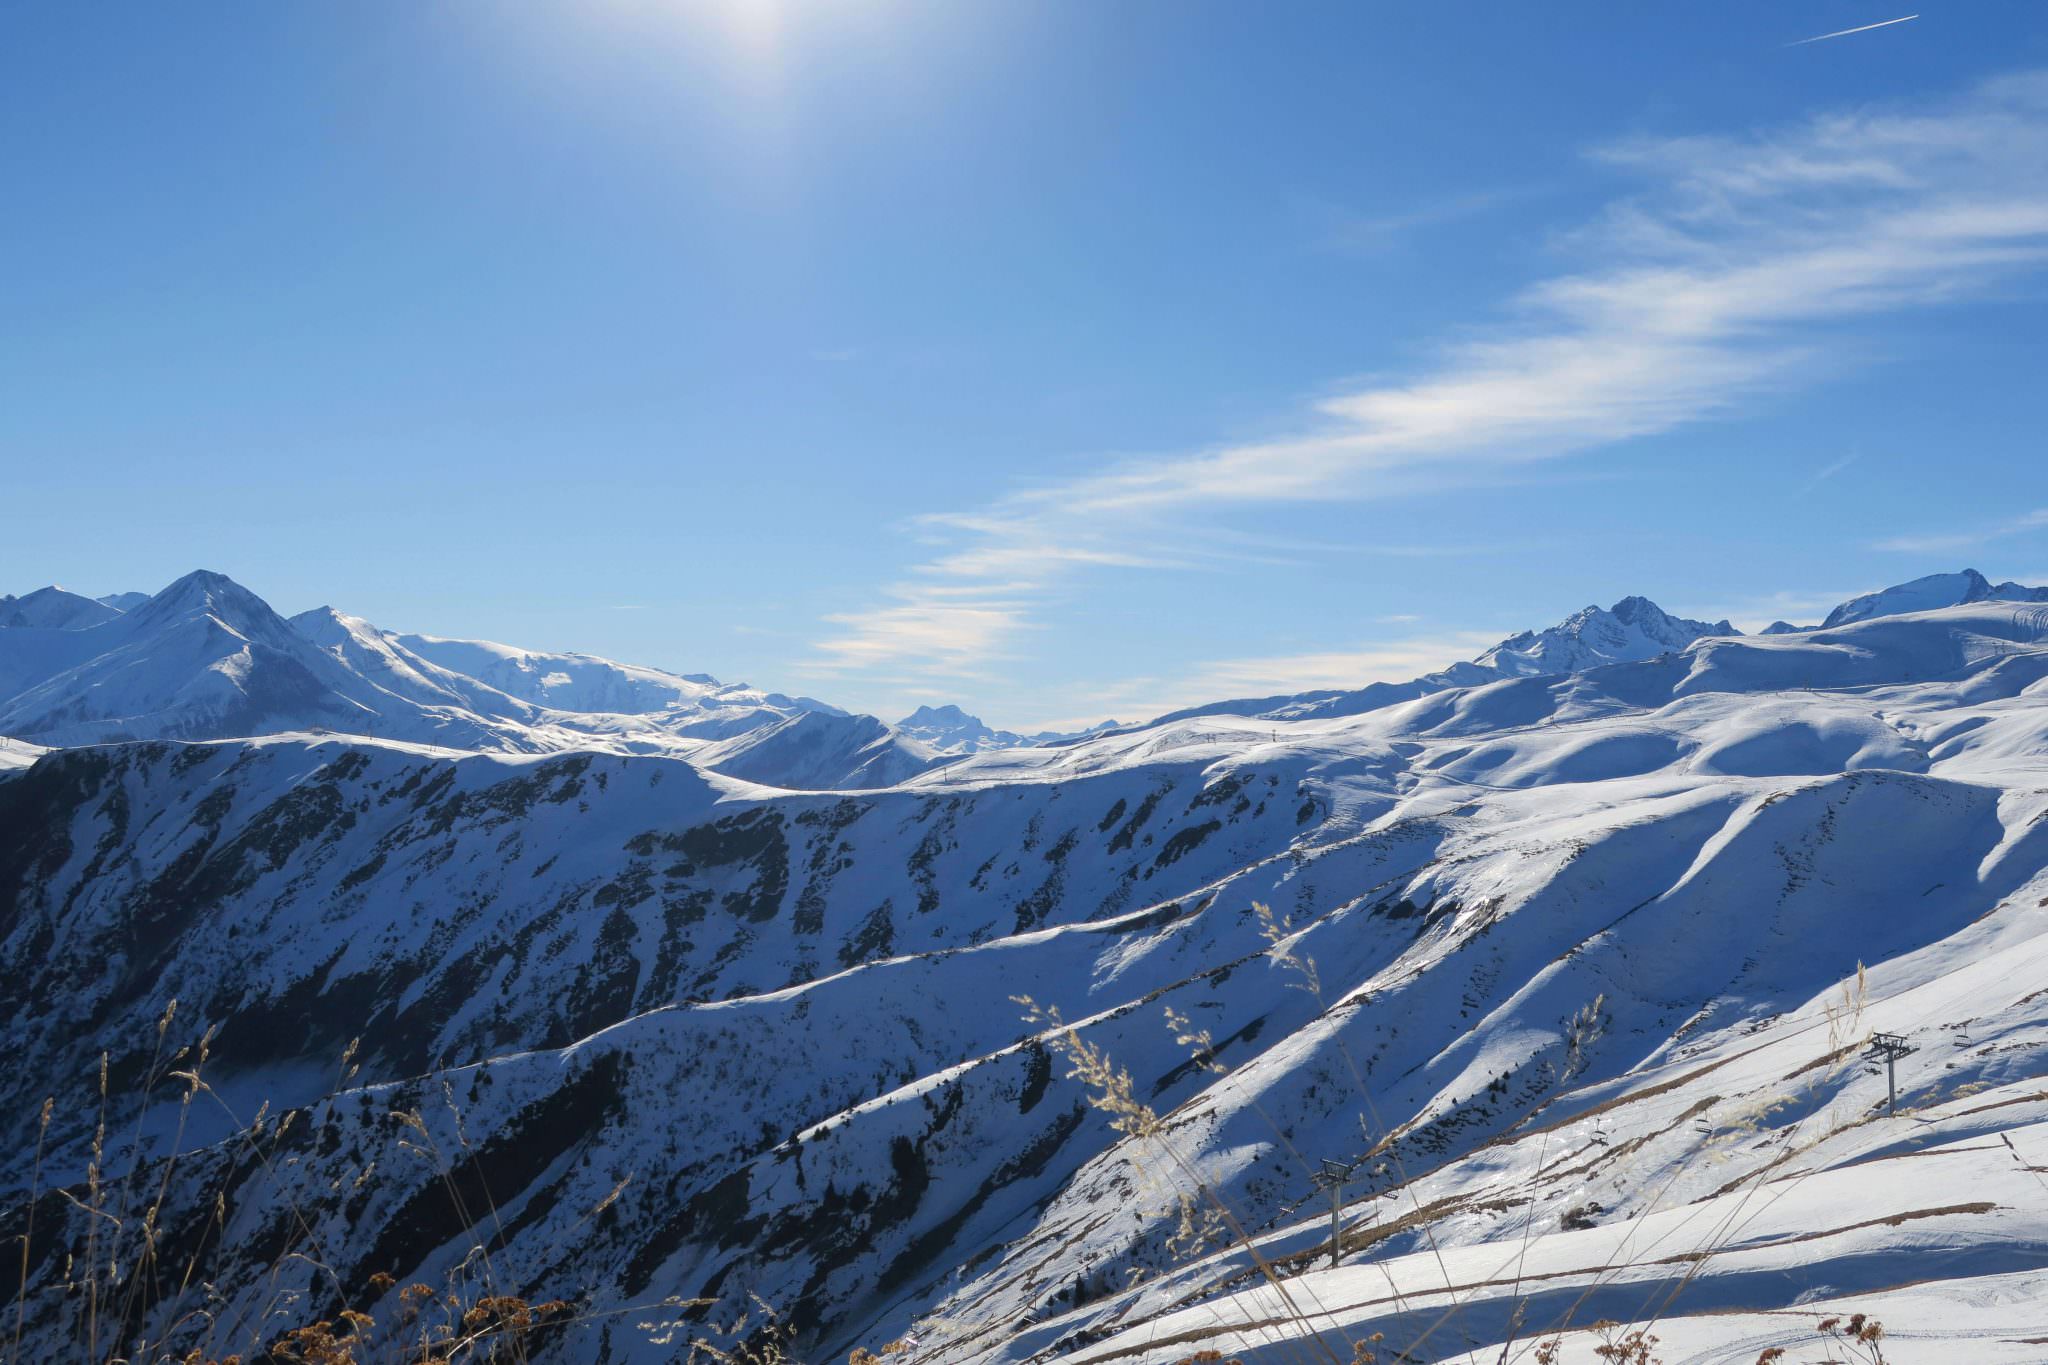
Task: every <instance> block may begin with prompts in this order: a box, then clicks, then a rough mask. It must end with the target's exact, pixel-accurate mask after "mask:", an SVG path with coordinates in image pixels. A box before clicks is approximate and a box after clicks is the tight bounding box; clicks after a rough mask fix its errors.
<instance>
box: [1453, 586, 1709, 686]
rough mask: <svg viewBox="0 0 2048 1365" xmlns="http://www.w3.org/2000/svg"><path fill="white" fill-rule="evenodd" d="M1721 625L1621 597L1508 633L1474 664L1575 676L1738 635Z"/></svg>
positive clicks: (1517, 673) (1507, 672)
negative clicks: (1707, 638) (1545, 626)
mask: <svg viewBox="0 0 2048 1365" xmlns="http://www.w3.org/2000/svg"><path fill="white" fill-rule="evenodd" d="M1740 633H1741V632H1739V631H1738V630H1736V629H1735V627H1734V626H1731V625H1730V624H1728V623H1727V622H1726V621H1712V622H1709V621H1688V620H1686V619H1685V618H1684V617H1682V616H1670V615H1667V614H1666V613H1665V611H1664V610H1663V608H1661V607H1659V606H1658V605H1657V604H1656V603H1655V602H1652V601H1651V600H1650V599H1649V598H1647V597H1624V598H1622V599H1621V600H1620V601H1619V602H1616V603H1615V604H1614V606H1613V607H1611V608H1608V609H1606V610H1603V609H1601V608H1600V607H1597V606H1588V607H1583V608H1581V609H1580V610H1578V611H1576V612H1573V613H1572V614H1571V615H1570V616H1568V617H1566V618H1565V619H1564V620H1563V621H1561V622H1559V623H1558V624H1557V625H1554V626H1552V627H1550V628H1549V629H1548V630H1540V631H1524V632H1523V633H1522V634H1520V635H1511V636H1509V637H1508V638H1507V639H1505V640H1502V641H1501V642H1500V643H1499V644H1497V645H1495V646H1494V647H1493V648H1492V649H1489V650H1487V651H1486V653H1484V654H1482V655H1480V656H1479V658H1478V660H1477V661H1476V662H1477V663H1478V664H1479V665H1480V666H1481V667H1482V668H1491V669H1495V670H1497V671H1498V672H1499V673H1500V674H1501V675H1502V676H1504V677H1510V678H1529V677H1536V676H1538V675H1541V674H1549V673H1577V672H1579V671H1580V670H1582V669H1587V668H1595V667H1598V666H1599V665H1601V664H1612V663H1627V662H1631V661H1633V660H1637V659H1654V658H1656V657H1657V656H1658V655H1660V654H1670V653H1672V652H1673V651H1675V650H1680V649H1683V648H1685V647H1686V646H1687V645H1689V644H1691V643H1692V642H1693V641H1694V640H1697V639H1700V638H1701V637H1703V636H1708V635H1738V634H1740Z"/></svg>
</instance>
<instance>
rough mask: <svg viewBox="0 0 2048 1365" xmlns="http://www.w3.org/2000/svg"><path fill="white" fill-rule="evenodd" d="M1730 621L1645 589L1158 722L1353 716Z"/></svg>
mask: <svg viewBox="0 0 2048 1365" xmlns="http://www.w3.org/2000/svg"><path fill="white" fill-rule="evenodd" d="M1740 633H1741V632H1740V631H1738V630H1736V629H1735V627H1734V626H1732V625H1730V624H1729V623H1728V622H1726V621H1713V622H1707V621H1689V620H1686V619H1685V618H1684V617H1679V616H1671V615H1668V614H1666V612H1665V611H1664V610H1663V609H1662V608H1661V607H1659V606H1658V605H1657V604H1656V603H1655V602H1652V601H1650V600H1649V599H1648V598H1647V597H1624V598H1622V599H1621V600H1620V601H1619V602H1616V603H1615V604H1614V605H1613V607H1611V608H1607V609H1604V610H1603V609H1602V608H1600V607H1597V606H1588V607H1585V608H1583V609H1581V610H1579V611H1577V612H1574V613H1573V614H1572V615H1570V616H1568V617H1566V618H1565V619H1564V620H1562V621H1560V622H1558V623H1557V624H1556V625H1554V626H1550V627H1548V628H1546V629H1543V630H1525V631H1523V632H1521V633H1520V634H1518V635H1511V636H1509V637H1508V638H1507V639H1505V640H1502V641H1501V642H1500V643H1499V644H1497V645H1495V646H1494V647H1493V648H1492V649H1489V650H1487V651H1486V653H1484V654H1482V655H1480V656H1479V658H1478V659H1477V660H1474V661H1472V662H1467V663H1456V664H1452V665H1451V666H1450V667H1449V668H1445V669H1440V670H1438V671H1437V672H1435V673H1428V674H1424V675H1423V676H1422V677H1419V678H1411V679H1409V680H1408V681H1407V682H1399V683H1384V682H1382V683H1371V684H1369V685H1367V686H1365V687H1361V688H1356V689H1353V690H1349V691H1327V690H1326V691H1319V692H1298V693H1292V694H1287V695H1282V696H1272V697H1250V698H1241V699H1238V700H1235V701H1220V702H1211V703H1209V704H1208V705H1205V706H1195V707H1190V708H1188V709H1186V710H1182V711H1174V712H1171V713H1169V714H1167V715H1164V716H1161V717H1159V720H1158V721H1155V722H1154V723H1155V724H1158V723H1161V722H1166V721H1175V720H1184V719H1187V718H1189V717H1193V716H1220V715H1234V716H1257V717H1262V718H1265V719H1269V720H1310V719H1315V718H1317V717H1328V716H1355V715H1360V714H1362V713H1364V712H1367V711H1377V710H1379V709H1380V708H1381V707H1384V706H1394V705H1398V704H1399V703H1401V702H1407V701H1414V700H1415V699H1416V698H1418V697H1423V696H1428V695H1429V694H1431V693H1434V692H1445V691H1449V690H1451V689H1452V688H1460V687H1479V686H1483V685H1485V684H1487V683H1490V682H1494V681H1496V680H1498V679H1501V678H1532V677H1548V676H1552V675H1556V674H1561V673H1577V672H1580V671H1582V670H1585V669H1588V668H1597V667H1599V666H1600V665H1602V664H1610V663H1624V662H1629V661H1632V660H1641V659H1653V658H1656V657H1657V656H1659V655H1662V654H1670V653H1673V652H1674V651H1677V650H1680V649H1683V648H1685V647H1686V646H1687V645H1689V644H1691V643H1692V642H1693V641H1695V640H1698V639H1701V638H1703V637H1706V636H1722V635H1739V634H1740Z"/></svg>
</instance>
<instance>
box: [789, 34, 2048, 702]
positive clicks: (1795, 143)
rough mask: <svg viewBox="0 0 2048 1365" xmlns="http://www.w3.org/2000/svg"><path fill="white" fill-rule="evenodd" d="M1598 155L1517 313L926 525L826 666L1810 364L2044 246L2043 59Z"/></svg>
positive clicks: (1697, 413)
mask: <svg viewBox="0 0 2048 1365" xmlns="http://www.w3.org/2000/svg"><path fill="white" fill-rule="evenodd" d="M1594 155H1595V156H1596V158H1597V159H1599V160H1600V161H1601V162H1603V163H1605V164H1607V165H1609V166H1611V167H1615V168H1619V169H1621V170H1624V171H1626V172H1629V173H1632V174H1634V175H1637V176H1638V177H1640V179H1641V181H1642V188H1641V189H1640V191H1639V192H1637V193H1635V194H1633V195H1631V196H1629V197H1628V198H1626V199H1622V200H1618V201H1616V202H1614V203H1612V204H1610V205H1609V206H1608V208H1607V209H1606V211H1605V212H1603V213H1602V214H1600V215H1599V216H1598V218H1597V219H1596V220H1595V221H1594V222H1592V223H1590V224H1588V225H1587V226H1585V227H1584V228H1583V229H1581V230H1579V231H1578V232H1576V233H1574V234H1572V235H1571V236H1570V237H1568V238H1567V239H1565V243H1564V249H1565V250H1567V251H1569V252H1573V253H1576V254H1579V255H1581V256H1583V258H1584V259H1585V261H1586V262H1587V264H1586V265H1585V266H1584V267H1583V268H1581V269H1577V270H1570V271H1566V272H1563V273H1560V274H1557V275H1555V276H1553V277H1551V278H1548V279H1543V280H1539V281H1537V282H1535V283H1533V284H1531V285H1530V286H1529V287H1527V288H1526V289H1524V290H1523V291H1522V292H1521V293H1520V294H1519V295H1517V296H1516V297H1514V298H1511V299H1507V300H1504V301H1503V307H1502V314H1501V318H1500V320H1498V321H1496V322H1494V323H1492V324H1490V325H1488V326H1486V327H1484V328H1481V329H1479V330H1476V331H1473V332H1470V333H1468V334H1466V335H1464V336H1463V337H1460V338H1458V339H1456V340H1453V341H1450V342H1448V343H1447V344H1445V345H1443V346H1442V347H1441V348H1440V350H1439V351H1438V352H1437V354H1436V356H1435V358H1434V359H1433V361H1431V363H1429V364H1427V365H1425V366H1423V367H1421V368H1420V369H1419V370H1418V371H1416V372H1415V373H1413V374H1412V375H1409V376H1405V377H1394V378H1385V379H1380V380H1376V381H1370V382H1363V383H1359V384H1356V385H1353V386H1351V387H1350V388H1348V389H1346V390H1344V391H1341V392H1338V393H1335V394H1333V395H1331V396H1328V397H1326V398H1324V399H1323V400H1321V401H1320V402H1317V403H1315V404H1313V405H1312V406H1310V407H1309V408H1308V409H1307V410H1306V411H1305V412H1304V413H1302V414H1301V415H1299V416H1298V417H1297V418H1296V419H1294V420H1293V421H1291V422H1286V423H1282V424H1280V426H1281V429H1280V430H1279V431H1278V433H1277V434H1275V435H1274V436H1272V437H1271V438H1269V439H1265V440H1257V441H1250V442H1242V443H1236V444H1228V445H1218V446H1215V447H1211V448H1208V449H1203V450H1195V451H1190V452H1184V453H1180V454H1173V455H1164V456H1156V457H1149V458H1138V459H1127V460H1122V461H1118V462H1114V463H1110V464H1107V465H1105V466H1103V467H1101V468H1099V469H1097V470H1095V471H1093V472H1091V473H1088V474H1085V475H1083V476H1081V477H1077V478H1072V479H1067V480H1065V481H1062V482H1059V483H1055V484H1050V485H1046V486H1042V487H1037V488H1032V489H1027V490H1024V491H1021V492H1018V493H1016V494H1014V495H1012V496H1010V497H1007V498H1004V499H1002V500H1000V501H998V502H996V503H994V504H992V505H989V506H985V507H982V508H980V509H977V510H975V511H973V512H971V513H967V514H955V515H946V516H935V517H927V518H924V519H922V520H921V521H920V523H919V529H920V532H921V533H922V534H925V535H931V536H937V537H940V538H942V539H943V540H945V542H946V544H945V547H944V549H943V552H941V553H936V554H934V555H932V556H931V557H930V558H929V559H928V560H927V561H926V562H925V563H923V564H922V565H921V566H919V567H918V568H917V569H915V570H913V571H912V572H911V573H909V574H908V575H906V576H905V577H904V578H903V579H902V581H900V582H898V583H897V584H895V585H893V586H892V587H891V588H889V589H888V590H887V591H886V592H884V593H883V594H881V595H880V599H879V600H878V601H877V602H876V604H875V605H874V606H873V607H872V608H870V609H868V610H865V611H854V612H846V613H843V614H840V615H837V616H835V617H832V618H831V624H832V625H833V626H834V627H835V631H834V633H832V634H831V635H830V636H829V638H827V639H826V640H825V641H823V643H822V644H821V645H820V647H819V649H820V652H819V659H820V666H822V667H828V668H836V669H841V670H845V669H874V668H880V667H884V666H886V667H889V668H892V669H898V670H905V669H907V670H910V671H913V672H956V671H960V670H966V669H971V668H973V667H975V666H976V665H978V664H982V663H985V662H986V661H987V660H988V659H989V658H990V657H991V656H993V655H995V654H997V653H999V652H1001V651H1002V650H1004V649H1006V648H1008V647H1010V646H1012V645H1013V644H1014V643H1015V641H1016V640H1017V638H1018V637H1019V634H1020V632H1022V631H1025V630H1027V629H1028V628H1029V627H1030V626H1031V625H1032V623H1033V619H1034V614H1035V612H1036V610H1037V609H1038V608H1039V607H1040V606H1041V605H1042V604H1043V602H1044V601H1045V600H1046V594H1047V593H1048V592H1049V591H1051V590H1052V589H1053V588H1054V587H1055V586H1056V585H1057V584H1058V583H1060V582H1061V581H1063V580H1064V579H1066V578H1067V577H1069V576H1071V575H1073V574H1076V573H1080V572H1103V571H1114V570H1121V571H1125V572H1129V571H1133V570H1137V569H1146V570H1154V571H1168V570H1173V569H1186V568H1199V567H1204V566H1206V565H1207V564H1208V563H1209V562H1210V561H1209V560H1208V558H1207V556H1208V555H1211V554H1213V553H1216V550H1215V548H1214V547H1215V545H1216V542H1215V541H1213V540H1211V541H1208V542H1207V544H1208V545H1209V546H1210V547H1211V548H1209V549H1205V550H1191V549H1189V548H1188V547H1189V546H1191V545H1194V546H1200V545H1203V544H1204V543H1205V542H1204V539H1203V535H1202V533H1201V530H1200V527H1201V526H1206V525H1209V524H1213V523H1215V522H1218V521H1221V520H1224V519H1225V518H1227V517H1228V516H1229V515H1230V514H1232V513H1233V512H1238V511H1243V510H1245V509H1249V508H1254V507H1257V506H1261V505H1265V506H1271V505H1275V504H1283V503H1292V502H1306V501H1310V500H1330V499H1369V498H1384V497H1390V496H1396V495H1402V494H1414V493H1425V492H1429V491H1432V490H1436V489H1441V488H1444V487H1447V486H1461V485H1462V486H1471V485H1472V484H1475V483H1481V482H1487V481H1500V480H1506V479H1512V478H1515V477H1525V475H1524V476H1518V475H1517V474H1516V471H1518V470H1527V469H1528V468H1529V467H1530V466H1531V465H1532V464H1534V463H1535V462H1539V461H1554V460H1556V459H1558V458H1560V457H1564V456H1569V455H1572V454H1575V453H1580V452H1585V451H1589V450H1592V449H1595V448H1599V447H1604V446H1609V445H1613V444H1615V443H1618V442H1624V441H1627V440H1629V439H1631V438H1637V437H1644V436H1650V435H1654V434H1657V433H1661V432H1666V431H1670V430H1672V429H1674V428H1677V427H1679V426H1682V425H1685V424H1688V423H1694V422H1699V421H1703V420H1707V419H1712V418H1716V417H1720V416H1724V415H1726V414H1729V413H1733V412H1736V411H1739V410H1741V409H1743V408H1744V407H1745V406H1746V405H1747V404H1749V403H1751V402H1753V401H1754V400H1755V399H1757V398H1758V397H1759V396H1761V395H1764V394H1767V393H1770V392H1773V391H1777V390H1782V389H1785V388H1788V387H1791V386H1795V385H1798V384H1802V383H1807V382H1811V381H1812V380H1813V379H1814V378H1816V377H1818V376H1821V375H1824V374H1826V373H1828V372H1829V371H1830V368H1831V367H1838V366H1839V365H1840V364H1841V363H1842V360H1841V355H1842V353H1843V352H1844V350H1845V349H1846V348H1845V347H1843V346H1842V345H1841V344H1840V343H1841V329H1842V326H1843V325H1844V324H1847V323H1851V322H1856V321H1859V320H1865V319H1868V318H1870V317H1872V316H1874V315H1881V314H1886V313H1892V312H1897V311H1900V310H1905V309H1909V308H1914V307H1919V306H1926V305H1931V304H1937V303H1942V302H1947V301H1952V300H1956V299H1959V298H1966V297H1971V296H1975V295H1979V294H1981V293H1983V292H1985V291H1987V290H1988V289H1989V288H1990V287H1991V286H1993V285H1995V284H1997V283H1998V282H2000V281H2004V280H2008V279H2010V278H2011V277H2013V276H2014V275H2015V274H2017V273H2019V272H2023V271H2032V270H2036V269H2039V268H2040V267H2041V266H2042V265H2043V264H2044V263H2048V74H2042V73H2035V74H2028V75H2024V76H2017V77H2009V78H2005V79H2001V80H1999V81H1995V82H1991V83H1988V84H1986V85H1983V86H1981V87H1978V88H1976V89H1975V90H1973V91H1971V92H1969V93H1968V94H1966V95H1964V96H1962V97H1960V98H1958V99H1955V100H1953V101H1950V102H1948V103H1946V104H1944V105H1942V106H1939V107H1921V108H1891V109H1877V110H1862V111H1857V112H1853V113H1847V114H1837V115H1830V116H1826V117H1821V118H1816V119H1813V120H1810V121H1807V122H1805V123H1801V124H1799V125H1797V126H1794V127H1790V128H1787V129H1784V130H1782V131H1778V132H1773V133H1760V134H1754V135H1747V136H1741V137H1690V138H1677V139H1654V140H1653V139H1638V140H1633V141H1629V142H1625V143H1621V144H1617V145H1613V146H1608V147H1604V148H1600V149H1598V150H1597V151H1596V152H1595V153H1594ZM1842 468H1846V465H1845V464H1840V463H1839V462H1838V464H1837V466H1835V467H1831V468H1830V469H1828V470H1825V471H1823V472H1822V475H1821V476H1820V477H1822V478H1825V477H1831V476H1832V475H1833V474H1836V473H1839V472H1840V470H1841V469H1842ZM1197 523H1199V525H1198V524H1197ZM1210 681H1216V680H1214V679H1212V680H1210ZM1204 685H1208V684H1207V683H1205V684H1204Z"/></svg>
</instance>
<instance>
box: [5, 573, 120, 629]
mask: <svg viewBox="0 0 2048 1365" xmlns="http://www.w3.org/2000/svg"><path fill="white" fill-rule="evenodd" d="M121 610H122V609H121V608H119V607H116V606H113V605H111V604H109V603H106V602H100V601H95V600H94V599H92V598H90V597H81V596H79V595H78V594H77V593H75V592H67V591H65V590H64V589H63V588H60V587H57V586H56V585H55V584H52V585H51V586H49V587H47V588H37V589H36V590H35V591H34V592H30V593H23V594H22V595H21V596H20V597H0V630H8V629H13V628H17V627H29V628H31V629H38V630H83V629H85V628H86V627H87V626H96V625H99V624H100V623H101V622H102V621H111V620H113V619H114V618H115V617H116V616H119V615H120V614H121Z"/></svg>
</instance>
